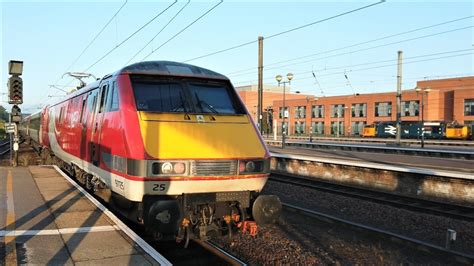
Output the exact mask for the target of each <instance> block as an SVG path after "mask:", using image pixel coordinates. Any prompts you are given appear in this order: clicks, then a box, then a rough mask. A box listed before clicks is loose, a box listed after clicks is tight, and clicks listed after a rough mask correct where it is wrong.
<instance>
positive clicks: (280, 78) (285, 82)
mask: <svg viewBox="0 0 474 266" xmlns="http://www.w3.org/2000/svg"><path fill="white" fill-rule="evenodd" d="M275 79H276V81H277V82H278V86H280V84H282V83H283V108H282V110H283V119H282V122H281V148H282V149H284V148H285V135H286V131H285V118H286V106H285V90H286V84H291V80H292V79H293V74H292V73H288V74H286V79H287V80H286V81H282V80H283V77H282V76H281V75H276V77H275Z"/></svg>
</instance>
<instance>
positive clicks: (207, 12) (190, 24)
mask: <svg viewBox="0 0 474 266" xmlns="http://www.w3.org/2000/svg"><path fill="white" fill-rule="evenodd" d="M223 2H224V0H220V2H219V3H217V4H215V5H214V6H213V7H211V8H210V9H209V10H207V11H206V12H205V13H204V14H202V15H201V16H200V17H198V18H197V19H195V20H194V21H193V22H191V23H189V24H188V25H187V26H186V27H184V28H183V29H182V30H180V31H179V32H178V33H176V34H175V35H173V37H171V38H169V39H168V40H167V41H166V42H164V43H163V44H161V45H160V46H159V47H158V48H156V49H154V50H152V51H151V52H150V53H149V54H148V55H146V56H145V57H144V58H143V59H142V61H143V60H145V59H147V58H148V57H149V56H150V55H152V54H153V53H154V52H156V51H158V50H159V49H160V48H161V47H163V46H164V45H165V44H167V43H168V42H170V41H171V40H173V39H174V38H176V37H177V36H178V35H180V34H181V33H182V32H184V31H185V30H186V29H187V28H189V27H191V26H192V25H193V24H194V23H196V22H198V21H199V20H200V19H201V18H203V17H204V16H206V15H207V14H209V13H210V12H211V11H212V10H214V8H216V7H217V6H219V5H220V4H222V3H223Z"/></svg>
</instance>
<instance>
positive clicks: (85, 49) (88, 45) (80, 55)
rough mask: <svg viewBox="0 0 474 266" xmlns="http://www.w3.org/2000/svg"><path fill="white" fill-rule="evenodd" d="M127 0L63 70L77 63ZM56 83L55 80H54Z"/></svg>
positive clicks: (67, 69)
mask: <svg viewBox="0 0 474 266" xmlns="http://www.w3.org/2000/svg"><path fill="white" fill-rule="evenodd" d="M127 2H128V0H125V2H124V3H123V4H122V6H121V7H120V8H119V9H118V10H117V12H115V14H114V15H113V16H112V17H111V18H110V19H109V21H107V23H106V24H105V25H104V27H102V29H101V30H100V31H99V32H98V33H97V34H96V35H95V36H94V38H93V39H92V40H91V41H90V42H89V44H87V46H86V47H85V48H84V50H82V52H81V53H80V54H79V56H78V57H77V58H76V59H75V60H74V62H72V63H71V65H69V66H68V67H67V68H66V71H64V72H68V71H69V69H70V68H71V67H72V66H73V65H74V64H75V63H77V61H78V60H79V59H80V58H81V57H82V55H83V54H84V53H85V52H86V51H87V49H89V47H90V46H91V45H92V44H93V43H94V42H95V40H97V38H98V37H99V36H100V34H102V32H103V31H104V30H105V29H106V28H107V26H109V24H110V22H112V20H113V19H114V18H115V17H116V16H117V15H118V13H119V12H120V11H121V10H122V8H123V7H124V6H125V5H126V4H127ZM55 84H56V82H55Z"/></svg>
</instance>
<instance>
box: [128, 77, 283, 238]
mask: <svg viewBox="0 0 474 266" xmlns="http://www.w3.org/2000/svg"><path fill="white" fill-rule="evenodd" d="M130 81H131V85H132V86H131V87H132V89H133V95H134V101H135V105H136V109H137V115H138V121H139V127H140V132H141V137H142V140H143V145H144V151H145V154H146V157H147V158H146V159H147V160H146V161H147V166H146V176H147V181H146V182H145V188H144V189H145V196H144V206H145V208H144V218H145V226H147V228H152V229H153V230H154V231H155V232H158V235H160V236H161V235H165V234H167V233H169V232H170V231H173V230H175V232H176V234H177V236H178V239H188V238H189V237H197V238H201V239H207V238H208V237H211V236H213V235H219V234H222V233H225V234H231V233H232V230H233V229H235V228H241V229H242V230H244V231H248V232H250V233H251V234H255V233H256V225H255V222H256V223H257V224H265V223H271V222H274V221H276V220H277V219H278V217H279V214H280V212H281V203H280V201H279V199H278V197H276V196H271V195H266V196H263V195H259V194H260V192H261V191H262V189H263V187H264V185H265V183H266V181H267V179H268V176H269V152H268V150H267V148H266V146H265V144H264V142H263V140H262V139H261V136H260V135H259V133H258V131H257V130H256V128H255V125H254V123H253V121H252V119H251V117H250V116H249V114H248V112H247V110H246V109H245V107H244V105H243V104H242V102H241V101H240V98H239V97H238V95H237V93H236V92H235V90H234V88H233V87H232V85H231V84H230V81H229V80H225V79H211V78H209V79H207V78H199V77H177V76H152V75H131V76H130ZM170 224H172V226H169V225H170Z"/></svg>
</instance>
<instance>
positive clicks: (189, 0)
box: [125, 0, 191, 65]
mask: <svg viewBox="0 0 474 266" xmlns="http://www.w3.org/2000/svg"><path fill="white" fill-rule="evenodd" d="M189 3H191V0H188V2H187V3H186V4H185V5H184V6H183V7H182V8H181V9H180V10H179V11H178V12H177V13H176V14H175V15H174V16H173V17H172V18H171V19H170V20H169V21H168V23H166V25H165V26H163V28H161V30H160V31H159V32H158V33H157V34H155V36H153V38H151V40H150V41H149V42H147V44H145V45H144V46H143V47H142V49H140V50H139V51H138V52H136V53H135V54H134V55H133V56H132V58H130V60H128V61H127V63H125V65H128V63H130V61H132V60H133V59H134V58H135V57H136V56H137V55H138V54H139V53H141V52H142V51H143V50H144V49H145V48H146V47H147V46H148V45H149V44H150V43H151V42H153V40H154V39H155V38H156V37H157V36H158V35H159V34H160V33H161V32H162V31H163V30H164V29H166V27H168V25H169V24H170V23H171V22H172V21H173V20H174V19H175V18H176V17H177V16H178V15H179V14H180V13H181V11H183V10H184V9H185V8H186V7H187V6H188V5H189Z"/></svg>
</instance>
